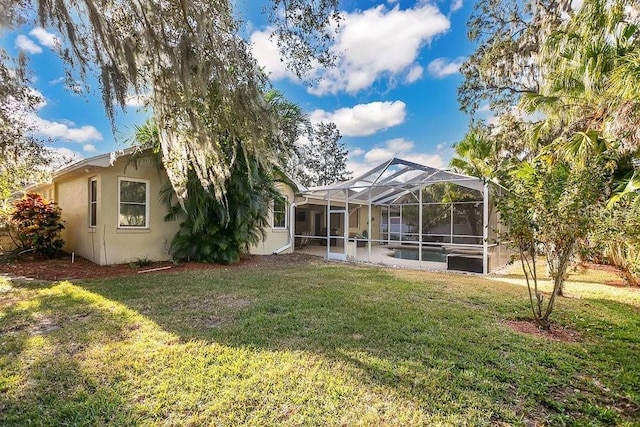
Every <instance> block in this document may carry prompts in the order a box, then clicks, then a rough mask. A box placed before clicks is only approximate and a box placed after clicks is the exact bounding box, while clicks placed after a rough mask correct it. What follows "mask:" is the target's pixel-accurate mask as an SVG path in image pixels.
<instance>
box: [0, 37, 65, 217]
mask: <svg viewBox="0 0 640 427" xmlns="http://www.w3.org/2000/svg"><path fill="white" fill-rule="evenodd" d="M25 61H26V60H25V59H24V58H20V60H19V61H17V63H15V64H14V63H12V61H10V59H9V57H8V56H7V54H6V52H5V51H4V50H2V49H1V48H0V204H3V205H5V206H3V208H5V209H6V207H7V206H6V201H7V200H8V199H10V198H11V196H12V195H13V193H15V192H16V191H18V190H21V189H22V188H24V186H26V185H27V184H32V183H34V182H38V181H42V180H44V179H45V178H46V177H47V176H48V173H49V170H50V169H51V167H52V166H53V163H54V156H53V153H52V152H51V150H50V149H49V148H48V147H47V146H46V145H45V142H44V141H42V140H39V139H37V138H35V137H34V136H33V135H31V131H32V126H31V125H30V122H29V120H28V118H29V115H30V114H33V113H34V112H35V110H36V108H37V106H38V104H39V103H41V102H42V97H41V96H40V94H38V93H37V92H35V91H34V90H32V89H30V87H29V83H30V81H29V76H28V74H27V73H26V72H25V70H24V67H25ZM0 209H1V208H0Z"/></svg>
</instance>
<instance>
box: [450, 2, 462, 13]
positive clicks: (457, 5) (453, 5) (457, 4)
mask: <svg viewBox="0 0 640 427" xmlns="http://www.w3.org/2000/svg"><path fill="white" fill-rule="evenodd" d="M462 3H463V0H452V1H451V8H450V9H449V10H450V11H451V12H456V11H458V10H460V9H462V6H463V4H462Z"/></svg>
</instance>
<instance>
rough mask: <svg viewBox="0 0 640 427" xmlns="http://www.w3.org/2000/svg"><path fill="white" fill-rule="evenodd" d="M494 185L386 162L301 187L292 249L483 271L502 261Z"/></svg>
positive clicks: (504, 253) (504, 257)
mask: <svg viewBox="0 0 640 427" xmlns="http://www.w3.org/2000/svg"><path fill="white" fill-rule="evenodd" d="M498 191H500V187H498V186H496V185H495V184H493V183H491V182H489V181H485V180H483V179H479V178H476V177H471V176H466V175H461V174H457V173H453V172H450V171H446V170H441V169H436V168H433V167H429V166H424V165H420V164H417V163H414V162H410V161H407V160H402V159H397V158H394V159H391V160H389V161H387V162H385V163H382V164H380V165H379V166H376V167H374V168H373V169H371V170H369V171H368V172H366V173H364V174H362V175H360V176H357V177H355V178H353V179H351V180H349V181H345V182H340V183H336V184H333V185H329V186H325V187H315V188H310V189H308V190H306V191H304V192H303V193H302V194H301V195H300V196H301V197H299V198H298V200H297V201H296V203H295V213H294V216H295V218H294V220H295V221H294V222H295V224H294V228H293V231H294V236H295V239H294V248H295V250H296V251H302V252H306V253H310V254H315V255H320V256H324V257H327V258H330V259H340V260H353V261H365V262H371V263H378V264H386V265H396V266H405V267H412V268H425V269H430V270H456V271H467V272H475V273H489V272H491V271H494V270H495V269H496V268H498V267H501V266H503V265H505V264H506V263H507V261H508V259H509V253H508V250H507V248H506V247H505V246H504V245H503V244H501V243H500V241H499V239H498V236H499V234H500V227H501V223H500V221H499V218H498V215H497V212H496V209H495V207H494V199H495V196H496V195H497V194H498V193H497V192H498Z"/></svg>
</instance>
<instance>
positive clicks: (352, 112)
mask: <svg viewBox="0 0 640 427" xmlns="http://www.w3.org/2000/svg"><path fill="white" fill-rule="evenodd" d="M405 107H406V104H405V103H404V102H402V101H393V102H388V101H385V102H379V101H378V102H371V103H369V104H358V105H356V106H354V107H351V108H340V109H339V110H336V111H334V112H328V111H324V110H315V111H313V112H312V113H311V114H310V119H311V121H312V122H316V123H317V122H333V123H335V124H336V126H337V127H338V129H339V130H340V133H342V135H344V136H367V135H372V134H374V133H376V132H377V131H379V130H381V129H386V128H389V127H392V126H396V125H399V124H400V123H402V122H404V118H405V115H406V111H405Z"/></svg>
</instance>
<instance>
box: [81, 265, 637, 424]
mask: <svg viewBox="0 0 640 427" xmlns="http://www.w3.org/2000/svg"><path fill="white" fill-rule="evenodd" d="M307 268H308V267H306V266H302V267H301V268H300V269H296V268H295V267H291V268H279V269H266V270H265V269H251V268H247V269H244V270H242V271H230V272H219V271H218V272H215V273H214V274H210V273H209V274H207V273H188V274H183V275H171V274H169V275H165V276H162V278H160V276H158V279H157V281H156V280H144V279H139V278H132V279H131V280H129V281H126V282H122V281H117V280H116V281H109V282H101V283H96V284H95V285H94V284H89V285H88V287H89V288H90V289H92V290H94V291H96V292H99V293H100V294H102V295H104V296H105V297H107V298H110V299H115V300H117V301H120V302H122V303H124V304H127V305H128V306H129V307H131V308H133V309H136V310H139V311H140V312H142V313H144V314H145V315H146V316H148V317H149V318H151V319H153V321H154V322H156V323H157V324H159V325H161V326H162V327H163V328H164V329H165V330H167V331H170V332H172V333H175V334H176V335H178V336H180V337H181V338H182V339H183V340H204V341H207V342H212V343H219V344H223V345H226V346H230V347H234V348H251V349H265V350H269V351H289V350H290V351H303V352H308V353H312V354H321V355H323V356H325V357H328V358H330V359H332V360H335V361H337V362H339V363H344V364H346V365H348V366H352V367H355V368H356V369H355V371H354V372H356V373H357V375H358V380H359V381H361V382H362V383H364V384H369V385H370V386H371V387H377V386H380V387H383V388H385V389H388V390H394V393H397V394H398V395H399V396H402V398H403V399H406V400H408V401H412V402H414V403H415V404H416V405H418V406H419V407H421V409H423V410H424V411H425V412H429V413H440V414H444V415H445V416H454V415H456V414H458V415H459V414H466V415H465V417H466V418H465V419H466V420H467V421H468V420H473V421H474V422H487V420H488V419H489V418H490V419H491V421H492V422H498V421H500V420H502V421H507V422H515V423H518V422H522V420H523V419H522V418H521V417H522V416H523V414H529V415H530V416H532V417H533V419H536V420H538V421H549V420H552V421H553V420H556V421H558V422H564V421H567V419H569V420H572V419H573V420H575V419H578V420H588V421H594V422H600V423H604V424H607V423H611V422H615V420H619V419H618V418H617V417H618V416H619V415H622V417H623V418H626V417H629V416H634V414H635V413H634V412H633V411H635V409H634V408H633V407H632V408H629V407H627V408H622V409H620V408H618V410H619V412H617V413H616V411H614V410H613V409H612V408H611V407H612V406H615V404H614V405H610V404H609V402H610V401H611V400H612V399H613V398H615V397H616V396H617V397H620V396H629V395H630V396H632V400H633V401H634V402H636V403H635V405H636V406H635V408H637V401H638V394H637V393H634V392H633V390H634V387H635V386H637V385H638V382H637V378H632V377H626V378H625V380H624V381H620V379H621V377H620V376H618V375H616V373H615V372H608V371H607V367H606V366H607V365H606V363H609V364H619V365H620V368H621V369H623V370H625V371H627V370H631V371H634V370H636V372H637V369H638V368H640V366H639V365H638V361H637V360H632V358H631V355H633V354H637V353H636V350H637V349H638V345H639V343H640V338H639V337H638V335H637V332H635V333H634V332H633V331H634V324H633V323H634V320H633V319H635V322H636V323H637V322H638V319H640V317H639V316H638V312H637V310H636V311H635V312H634V309H633V308H630V307H629V306H625V305H623V304H617V303H611V302H610V301H608V302H607V303H606V304H603V305H602V308H603V310H604V311H606V313H609V314H610V315H609V314H607V315H604V314H602V312H601V313H600V314H601V315H599V317H598V318H596V319H594V318H593V317H590V316H591V315H590V314H589V313H588V312H584V313H583V314H582V317H581V318H582V319H589V321H591V323H592V327H594V328H596V329H597V328H605V329H606V328H611V327H617V328H622V330H624V331H627V332H628V333H629V334H631V336H626V335H625V336H624V338H623V339H620V340H619V339H618V338H622V335H614V336H612V337H610V338H611V340H610V341H607V343H610V345H609V344H607V345H599V344H598V345H596V346H595V347H593V348H597V349H598V351H597V352H595V353H590V349H589V346H590V344H564V343H555V342H547V341H545V340H544V339H540V338H534V337H524V336H522V335H518V334H514V333H511V332H510V331H509V330H508V329H506V328H504V327H502V326H501V325H500V324H499V323H500V319H501V318H502V317H506V316H513V313H521V314H523V313H526V314H528V310H529V308H528V305H527V304H528V301H527V300H526V299H525V298H524V295H521V292H520V291H521V289H520V288H517V287H513V286H510V285H497V284H495V283H491V282H488V281H483V280H481V279H474V278H471V279H469V278H461V277H460V276H447V277H445V278H444V279H443V281H449V282H455V281H462V282H468V283H465V284H464V285H460V286H457V285H455V286H454V285H452V286H443V285H442V284H439V283H435V284H434V283H416V282H414V281H407V280H403V279H400V278H398V277H396V276H395V275H392V274H390V273H388V272H387V271H386V270H381V269H371V268H344V267H342V266H320V267H318V266H316V267H310V270H311V271H307V270H306V269H307ZM499 286H502V287H501V290H504V292H505V295H504V296H497V297H496V296H495V294H496V292H495V289H496V288H497V287H499ZM488 295H493V296H492V297H491V298H494V300H487V296H488ZM571 304H574V305H575V304H582V303H581V302H579V301H574V302H571ZM592 304H594V305H597V306H600V304H601V302H597V301H594V302H592ZM596 310H597V309H596ZM507 313H508V314H507ZM568 313H571V310H569V312H568ZM634 313H635V314H634ZM629 315H630V317H627V316H629ZM564 317H565V320H567V321H575V319H571V314H566V315H564ZM625 319H626V320H625ZM577 325H578V326H580V324H579V322H578V323H577ZM587 329H588V328H587ZM634 334H635V335H634ZM598 342H599V341H598ZM610 347H612V348H610ZM613 347H615V348H616V349H614V348H613ZM607 361H608V362H607ZM592 378H598V380H597V381H596V382H595V383H594V382H593V381H591V379H592ZM599 381H603V382H607V383H608V385H609V386H610V390H609V392H603V390H602V389H601V388H600V386H598V385H597V383H598V382H599ZM569 384H571V387H569V388H571V389H573V390H582V392H583V393H584V395H585V396H586V397H585V399H584V400H580V399H578V400H577V401H576V400H570V399H565V402H563V401H562V399H563V398H559V397H558V395H559V394H561V395H564V394H565V393H564V392H563V393H554V391H557V390H564V389H565V388H567V386H568V385H569ZM594 384H596V385H594ZM612 390H613V391H612ZM606 394H608V396H604V395H606ZM559 399H560V401H559ZM549 417H551V418H549ZM554 417H555V418H554ZM565 417H566V418H567V419H565Z"/></svg>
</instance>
